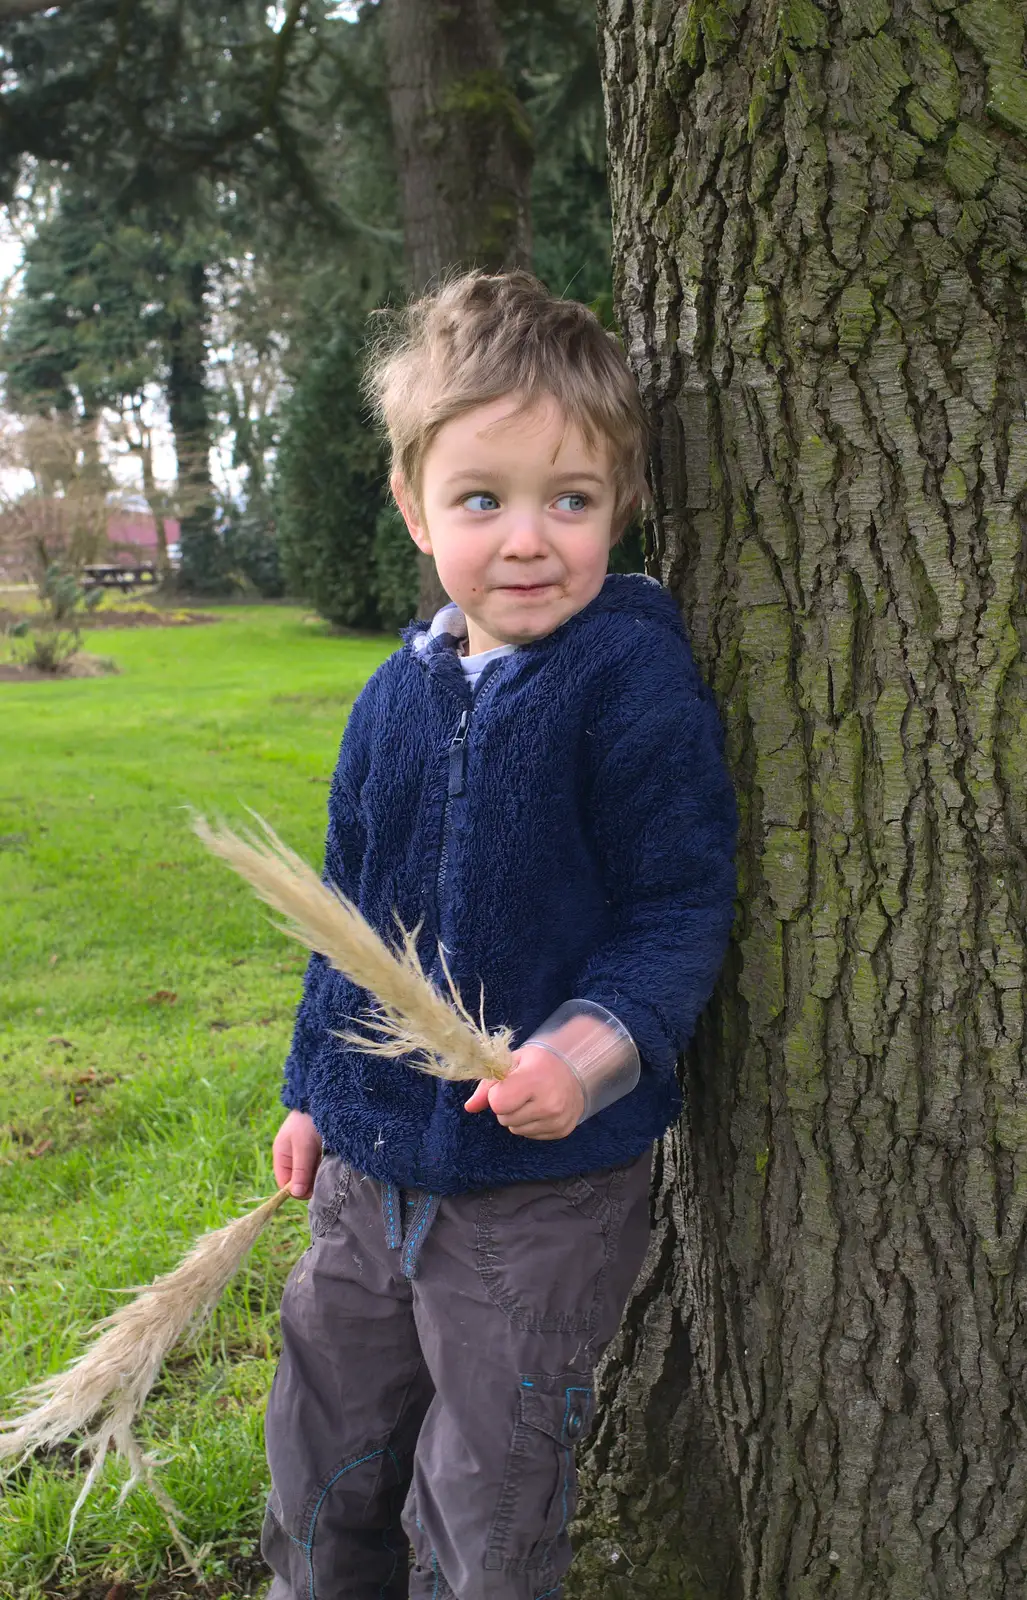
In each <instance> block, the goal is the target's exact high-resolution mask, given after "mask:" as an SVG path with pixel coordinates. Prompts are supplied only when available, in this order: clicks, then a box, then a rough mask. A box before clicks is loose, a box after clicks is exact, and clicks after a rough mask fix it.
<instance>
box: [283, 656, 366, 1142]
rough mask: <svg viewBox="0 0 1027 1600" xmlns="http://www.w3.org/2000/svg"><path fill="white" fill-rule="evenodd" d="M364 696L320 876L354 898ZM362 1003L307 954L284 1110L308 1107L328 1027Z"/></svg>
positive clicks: (329, 1042)
mask: <svg viewBox="0 0 1027 1600" xmlns="http://www.w3.org/2000/svg"><path fill="white" fill-rule="evenodd" d="M368 687H370V686H368ZM365 697H366V699H365ZM370 699H371V696H369V695H368V690H367V689H366V688H365V690H364V692H363V694H362V695H360V696H359V697H358V699H357V701H356V702H355V704H354V706H353V710H352V711H351V713H350V719H349V722H348V723H347V725H346V730H345V733H344V735H343V739H342V746H341V749H340V751H339V760H338V763H337V765H336V768H335V773H334V776H333V778H332V786H331V789H330V790H329V795H328V833H327V836H326V839H325V859H324V872H323V873H322V877H323V879H324V882H325V883H330V884H334V885H335V886H336V887H337V888H339V889H341V890H342V892H343V894H345V895H346V896H347V897H348V898H349V899H351V900H356V899H358V898H359V893H360V875H361V870H362V868H363V861H364V843H365V841H364V830H363V827H362V824H361V822H360V789H361V785H362V783H363V780H364V777H365V775H366V773H367V767H368V762H369V757H370V750H369V743H368V728H367V724H368V722H369V721H370V715H369V704H368V702H369V701H370ZM366 1005H367V1000H366V995H365V993H364V991H363V990H362V989H359V988H358V987H357V985H356V984H354V983H351V982H350V980H349V979H348V978H346V977H344V976H343V975H342V974H341V973H339V972H335V971H334V970H333V969H332V968H331V967H330V966H329V964H328V962H327V961H326V960H325V958H324V956H321V955H317V954H316V953H315V954H313V955H311V957H310V960H309V962H308V963H307V972H306V977H305V979H304V983H303V995H302V998H301V1000H300V1004H299V1009H298V1010H297V1013H296V1022H295V1026H294V1028H293V1037H292V1045H291V1048H290V1050H289V1054H288V1056H287V1058H286V1062H285V1081H284V1083H283V1086H282V1100H283V1102H284V1104H285V1105H286V1106H288V1107H289V1109H290V1110H295V1111H306V1110H307V1109H308V1107H309V1095H308V1092H307V1083H308V1079H309V1076H310V1070H311V1067H312V1066H313V1065H314V1063H315V1062H316V1061H317V1059H318V1057H319V1056H320V1055H321V1054H322V1053H323V1052H325V1051H331V1052H334V1051H336V1050H337V1049H338V1048H339V1046H338V1043H337V1041H336V1040H335V1039H334V1037H333V1032H332V1030H333V1029H339V1028H343V1027H345V1026H346V1025H347V1020H348V1018H349V1017H351V1016H353V1015H356V1014H357V1013H358V1012H360V1011H363V1010H364V1009H366Z"/></svg>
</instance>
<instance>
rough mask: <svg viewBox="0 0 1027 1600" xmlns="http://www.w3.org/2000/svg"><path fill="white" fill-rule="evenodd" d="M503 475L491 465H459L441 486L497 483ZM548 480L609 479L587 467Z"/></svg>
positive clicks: (447, 487)
mask: <svg viewBox="0 0 1027 1600" xmlns="http://www.w3.org/2000/svg"><path fill="white" fill-rule="evenodd" d="M503 476H504V474H503V473H502V472H497V471H495V470H494V469H493V468H492V467H480V468H474V467H461V468H460V470H459V472H453V473H450V475H449V477H448V478H444V479H443V483H442V487H443V488H444V489H451V488H454V487H455V486H456V484H458V483H481V482H482V481H483V480H484V479H486V478H491V479H492V481H493V482H494V483H498V482H499V481H500V480H501V479H502V477H503ZM549 481H550V482H551V483H598V484H600V485H605V484H606V483H608V482H609V479H608V478H606V477H603V475H602V473H600V472H589V471H588V470H587V469H586V470H585V471H583V472H575V471H574V470H573V469H571V470H568V471H567V472H555V473H554V474H553V476H552V478H551V479H550V480H549Z"/></svg>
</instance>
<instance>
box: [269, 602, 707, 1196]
mask: <svg viewBox="0 0 1027 1600" xmlns="http://www.w3.org/2000/svg"><path fill="white" fill-rule="evenodd" d="M405 640H406V642H405V645H404V647H403V648H402V649H401V650H398V651H397V652H396V653H395V654H394V655H392V656H390V657H389V659H388V660H387V661H385V662H384V663H383V664H382V666H381V667H379V669H378V671H377V672H376V673H375V674H374V676H373V677H372V678H371V679H370V681H369V682H368V683H367V684H366V686H365V687H364V689H363V691H362V692H361V694H360V696H359V697H358V699H357V701H356V703H355V704H354V706H353V710H352V712H351V714H350V719H349V723H348V725H347V727H346V731H345V736H344V738H343V741H342V749H341V752H340V755H339V763H338V766H337V767H336V770H335V776H334V778H333V780H332V787H331V793H330V798H329V803H328V819H329V820H328V838H327V846H326V853H325V877H326V879H328V880H329V881H331V882H333V883H335V884H337V885H338V886H339V888H340V889H341V890H342V891H343V892H344V893H345V894H347V895H348V896H349V897H350V898H351V899H353V900H355V901H356V903H357V905H358V906H359V907H360V910H361V911H362V912H363V914H364V916H365V917H366V918H367V919H368V921H369V922H370V923H371V924H372V925H373V926H374V927H375V928H377V929H378V931H379V932H380V933H382V934H384V935H385V936H389V935H390V933H391V932H392V931H393V930H394V929H395V916H396V914H398V915H399V917H400V919H401V920H402V922H403V923H404V924H405V925H406V926H407V927H414V926H415V925H416V924H417V923H418V922H420V923H421V932H420V936H419V940H418V949H419V953H420V955H421V960H422V962H423V963H424V965H425V968H426V970H428V971H430V972H431V973H432V974H434V975H437V974H438V971H439V968H438V961H437V948H438V941H439V940H440V939H441V941H442V943H443V946H444V948H445V950H446V952H447V959H448V962H449V966H450V970H451V972H452V974H453V977H454V979H455V981H456V983H457V986H458V987H459V989H460V992H461V994H462V995H463V997H464V999H465V1001H466V1002H467V1003H468V1005H469V1008H470V1009H471V1010H472V1011H473V1012H477V1010H478V1003H479V990H480V986H482V985H483V986H484V994H485V1020H486V1023H487V1024H488V1026H489V1027H490V1028H494V1027H497V1026H499V1025H500V1024H502V1023H506V1024H507V1025H509V1026H510V1027H511V1028H513V1030H514V1034H515V1038H514V1044H515V1045H518V1044H521V1043H523V1041H524V1040H525V1039H526V1038H527V1037H528V1036H529V1035H530V1034H531V1033H532V1032H533V1031H534V1029H536V1028H537V1027H538V1026H539V1025H540V1024H541V1023H542V1022H544V1021H545V1020H546V1018H547V1017H548V1016H549V1015H550V1013H551V1012H553V1011H554V1010H555V1009H556V1007H557V1006H558V1005H559V1004H560V1003H561V1001H564V1000H568V999H572V998H581V999H588V1000H594V1001H597V1002H598V1003H599V1004H600V1005H603V1006H605V1007H606V1008H607V1009H608V1010H609V1011H612V1012H613V1013H614V1014H615V1015H616V1016H617V1017H619V1018H620V1019H621V1021H622V1022H623V1023H624V1024H625V1026H626V1027H627V1028H628V1029H629V1030H630V1031H631V1033H632V1035H633V1037H634V1039H635V1042H636V1044H637V1045H638V1049H639V1053H640V1056H641V1060H642V1076H641V1080H640V1082H639V1084H638V1087H637V1088H636V1089H634V1090H633V1091H632V1092H631V1093H630V1094H629V1095H626V1096H625V1097H624V1098H623V1099H621V1100H619V1101H618V1102H617V1103H616V1104H615V1105H612V1106H610V1107H609V1108H608V1109H607V1110H605V1111H601V1112H599V1113H598V1114H597V1115H596V1116H594V1117H592V1118H591V1119H589V1120H588V1121H587V1122H584V1123H582V1125H581V1126H580V1127H578V1128H576V1129H575V1130H574V1132H573V1133H571V1134H569V1135H568V1136H567V1138H565V1139H558V1140H551V1141H549V1140H546V1141H541V1140H533V1139H524V1138H519V1137H517V1136H516V1135H515V1134H512V1133H509V1132H508V1131H507V1130H506V1129H505V1128H502V1127H500V1125H499V1123H498V1122H497V1120H496V1118H495V1116H494V1115H493V1113H492V1112H491V1111H484V1112H479V1113H477V1114H471V1113H468V1112H466V1111H464V1109H463V1102H464V1100H465V1099H466V1098H467V1095H468V1093H469V1086H468V1085H467V1084H449V1083H444V1082H441V1081H439V1080H437V1079H434V1078H430V1077H427V1076H425V1075H423V1074H421V1073H419V1072H417V1071H415V1070H413V1069H411V1068H408V1067H406V1066H404V1065H403V1064H402V1063H401V1062H394V1061H385V1060H382V1059H380V1058H377V1057H375V1056H370V1055H366V1054H364V1053H362V1052H361V1051H359V1050H357V1049H354V1048H352V1047H350V1046H345V1045H343V1044H342V1043H340V1041H339V1039H338V1038H336V1037H335V1034H336V1032H338V1031H339V1030H345V1029H347V1028H350V1027H351V1026H352V1023H353V1021H354V1020H356V1021H358V1022H359V1020H360V1018H361V1016H362V1014H363V1013H364V1012H365V1010H366V1007H367V1003H368V1002H367V996H366V994H365V993H364V992H363V991H361V990H359V989H358V988H356V987H355V986H354V985H353V984H351V983H350V982H349V981H348V980H347V979H345V978H343V977H341V976H340V975H339V974H338V973H336V972H333V971H332V970H331V969H330V968H329V967H328V965H327V963H326V962H325V961H324V960H323V959H322V958H321V957H320V956H314V957H312V958H311V961H310V965H309V968H308V971H307V978H306V987H305V990H304V994H303V999H302V1001H301V1003H300V1007H299V1012H298V1015H297V1019H296V1029H295V1035H294V1038H293V1044H292V1050H291V1052H290V1055H289V1058H288V1061H287V1063H286V1083H285V1090H284V1094H283V1099H284V1101H285V1103H286V1105H287V1106H290V1107H297V1108H299V1109H301V1110H308V1111H309V1112H310V1113H311V1115H312V1117H313V1119H314V1122H315V1124H316V1126H317V1128H318V1131H319V1132H320V1134H321V1136H322V1138H323V1140H324V1144H325V1148H326V1149H327V1150H330V1151H334V1152H335V1153H337V1154H339V1155H342V1156H344V1157H345V1158H346V1159H347V1160H349V1161H350V1162H352V1163H353V1165H354V1166H355V1167H357V1168H358V1169H359V1170H360V1171H362V1172H366V1173H370V1174H371V1175H372V1176H373V1177H375V1178H378V1179H379V1180H381V1181H389V1182H392V1183H395V1184H398V1185H400V1186H403V1187H410V1188H424V1189H430V1190H432V1191H434V1192H435V1193H437V1194H454V1193H460V1192H461V1191H465V1190H469V1189H477V1188H486V1187H491V1186H494V1185H501V1184H508V1183H516V1182H519V1181H521V1180H525V1179H538V1178H557V1177H570V1176H573V1175H575V1174H578V1173H583V1172H589V1171H592V1170H594V1169H596V1168H600V1167H606V1166H612V1165H615V1164H618V1163H621V1162H627V1161H631V1160H632V1159H634V1158H635V1157H636V1156H638V1155H640V1154H641V1153H642V1152H643V1151H644V1150H645V1149H646V1147H647V1146H648V1145H649V1144H650V1143H651V1141H652V1140H653V1139H655V1138H657V1137H658V1136H659V1135H660V1134H661V1133H663V1132H664V1130H665V1129H666V1128H667V1127H668V1126H669V1124H670V1123H671V1122H672V1121H673V1120H674V1118H675V1117H676V1116H677V1115H678V1112H679V1110H680V1095H679V1090H678V1084H677V1077H676V1073H675V1060H676V1057H677V1055H678V1054H679V1052H680V1051H681V1049H682V1048H683V1046H684V1045H685V1044H686V1043H687V1041H688V1039H689V1038H690V1037H691V1034H692V1032H693V1030H694V1028H695V1023H696V1019H697V1017H698V1015H699V1013H700V1011H701V1010H702V1008H703V1006H704V1005H705V1004H706V1001H707V1000H708V998H709V995H710V992H711V990H712V988H713V984H714V981H715V979H716V976H717V972H718V970H719V968H720V964H721V961H722V959H723V955H724V949H725V946H726V943H727V939H728V934H729V931H730V928H731V923H732V915H733V903H734V890H735V876H734V864H733V863H734V841H735V804H734V795H733V791H732V788H731V783H730V780H729V778H728V775H727V772H726V770H725V767H724V762H723V758H722V753H721V752H722V738H721V731H720V724H719V721H718V717H717V713H716V710H715V708H714V705H713V701H712V699H711V697H710V695H709V692H708V690H707V689H706V688H705V686H704V685H703V683H702V681H701V680H700V678H699V675H698V673H697V671H696V668H695V665H694V663H693V661H692V655H691V651H690V649H689V646H688V641H687V638H686V636H685V632H684V628H683V626H682V623H681V619H680V617H679V615H678V612H677V608H676V606H675V605H674V602H673V601H672V599H671V597H670V596H669V595H668V594H667V592H666V591H665V590H664V589H662V588H661V587H660V585H659V584H658V583H656V582H655V581H654V580H652V579H648V578H643V577H641V576H638V575H630V576H628V575H618V574H611V575H610V576H609V577H607V579H606V581H605V583H604V584H603V588H602V590H601V591H600V593H599V594H598V595H597V596H596V598H595V599H594V600H593V601H591V603H590V604H589V605H587V606H586V607H585V608H584V609H583V610H582V611H579V612H578V613H577V614H576V615H575V616H573V617H571V618H570V619H569V620H568V621H567V622H565V623H564V624H563V625H562V626H561V627H559V628H557V630H556V631H555V632H554V633H552V634H550V635H549V636H548V637H547V638H545V639H538V640H536V641H534V642H533V643H531V644H528V645H524V646H521V647H520V648H519V649H518V650H516V651H515V652H514V653H513V654H512V655H509V656H506V657H503V658H500V659H499V660H497V661H495V662H493V663H491V664H490V665H489V666H488V667H487V669H486V671H485V673H484V674H483V675H482V677H481V679H480V680H479V682H478V685H477V688H476V690H475V691H474V693H473V695H472V693H471V691H470V689H469V688H468V686H467V683H466V680H465V677H464V674H463V672H462V671H461V667H460V661H459V658H458V656H457V654H456V651H455V649H454V648H453V645H452V642H451V641H449V640H448V639H447V638H446V637H445V636H443V637H440V638H435V637H432V638H430V639H426V638H425V634H424V630H423V626H422V625H420V624H412V625H411V627H410V628H409V629H407V630H406V633H405Z"/></svg>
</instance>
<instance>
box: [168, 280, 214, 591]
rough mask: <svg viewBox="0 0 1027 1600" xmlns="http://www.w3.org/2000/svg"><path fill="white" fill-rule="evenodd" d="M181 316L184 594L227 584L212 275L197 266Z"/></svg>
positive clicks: (171, 379)
mask: <svg viewBox="0 0 1027 1600" xmlns="http://www.w3.org/2000/svg"><path fill="white" fill-rule="evenodd" d="M183 277H184V284H183V293H182V297H181V302H180V306H179V310H178V312H177V314H176V316H175V318H174V321H173V323H172V327H171V331H170V335H169V339H168V354H169V359H168V379H167V397H168V414H169V418H170V421H171V431H172V433H173V434H174V436H175V455H176V457H177V460H178V501H179V522H180V534H179V538H180V541H181V547H182V559H181V564H180V566H179V570H178V582H179V584H180V585H181V587H182V588H183V589H193V590H204V589H207V590H209V589H216V588H217V587H219V585H220V583H221V581H222V577H223V574H222V560H221V545H220V541H219V539H218V536H217V531H216V529H215V527H214V486H213V483H212V482H211V476H210V414H209V410H208V405H207V370H206V369H207V344H206V336H207V307H206V303H205V299H204V296H205V294H206V288H207V273H206V268H205V266H204V265H203V263H202V262H194V263H193V264H192V265H191V266H189V267H188V268H186V269H185V270H184V273H183Z"/></svg>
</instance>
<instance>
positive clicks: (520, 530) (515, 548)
mask: <svg viewBox="0 0 1027 1600" xmlns="http://www.w3.org/2000/svg"><path fill="white" fill-rule="evenodd" d="M547 548H548V547H547V545H546V540H545V534H544V532H543V528H542V519H541V517H537V516H534V515H533V514H532V513H531V512H521V514H520V515H519V516H516V517H514V518H512V519H511V522H510V524H509V526H508V528H507V530H506V536H505V538H504V540H503V554H504V555H516V556H520V557H521V558H522V559H523V558H524V557H525V556H533V555H544V554H545V551H546V549H547Z"/></svg>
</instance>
